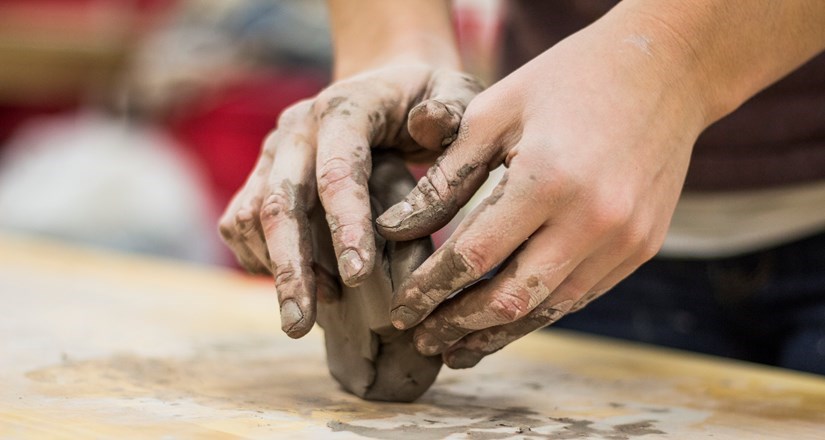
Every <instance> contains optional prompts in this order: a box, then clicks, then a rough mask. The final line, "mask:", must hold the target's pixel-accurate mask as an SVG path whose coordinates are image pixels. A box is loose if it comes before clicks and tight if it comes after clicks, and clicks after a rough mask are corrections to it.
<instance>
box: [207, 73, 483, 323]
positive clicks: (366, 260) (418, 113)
mask: <svg viewBox="0 0 825 440" xmlns="http://www.w3.org/2000/svg"><path fill="white" fill-rule="evenodd" d="M480 90H481V86H480V85H479V83H478V82H477V81H476V80H475V79H473V78H471V77H469V76H467V75H465V74H463V73H461V72H459V71H456V70H451V69H435V68H432V67H431V66H429V65H427V64H423V63H406V64H398V63H396V64H388V65H385V66H384V67H381V68H376V69H373V70H369V71H365V72H362V73H360V74H358V75H355V76H351V77H349V78H347V79H345V80H341V81H338V82H335V83H333V84H332V85H331V86H329V87H328V88H327V89H325V90H323V91H322V92H320V93H319V94H318V95H317V96H316V97H315V98H313V99H310V100H306V101H302V102H299V103H297V104H295V105H294V106H292V107H290V108H289V109H287V110H285V111H284V112H283V114H282V115H281V117H280V119H279V120H278V123H277V127H276V129H275V130H274V131H273V132H272V133H271V134H270V135H269V136H268V137H267V138H266V140H265V141H264V144H263V148H262V151H261V155H260V157H259V159H258V162H257V164H256V165H255V168H254V169H253V171H252V172H251V174H250V175H249V178H248V179H247V181H246V183H245V184H244V186H243V187H242V188H241V189H240V191H239V192H238V193H237V194H236V195H235V197H234V198H233V200H232V202H231V203H230V204H229V206H228V208H227V209H226V212H225V213H224V215H223V216H222V218H221V220H220V233H221V236H222V237H223V239H224V241H225V242H226V243H227V244H228V245H229V246H230V247H231V249H232V250H233V252H234V253H235V255H236V256H237V258H238V260H239V261H240V263H241V265H242V266H243V267H244V268H246V269H247V270H249V271H253V272H260V273H265V272H269V273H271V274H272V276H273V277H274V278H275V286H276V290H277V292H278V299H279V302H280V306H281V323H282V328H283V330H284V331H285V332H286V333H287V334H288V335H289V336H291V337H295V338H297V337H301V336H303V335H304V334H306V333H307V332H308V331H309V330H310V329H311V328H312V325H313V324H314V322H315V313H316V310H315V308H316V306H315V304H316V302H315V301H316V290H317V291H318V293H319V294H321V295H323V294H324V292H325V291H326V290H334V286H335V284H336V283H335V281H334V279H332V278H330V276H331V274H330V273H329V271H326V270H323V269H321V268H320V266H318V265H316V264H314V262H313V261H312V245H311V238H310V236H309V229H308V220H307V217H308V214H309V212H310V210H311V209H312V208H313V206H314V205H315V203H316V199H317V198H318V197H319V196H320V201H321V203H322V205H323V208H324V210H325V211H326V213H327V222H328V223H329V228H330V230H331V232H332V238H333V245H334V248H335V255H336V259H337V262H338V270H339V272H340V274H341V277H342V278H343V280H344V282H345V283H346V284H348V285H357V284H358V283H359V282H360V281H361V280H364V279H365V278H366V277H367V276H368V275H369V274H370V273H371V271H372V269H373V265H374V262H375V239H374V232H373V226H372V221H371V219H372V217H371V213H370V198H369V194H368V189H367V180H368V178H369V175H370V170H371V163H370V162H371V159H370V157H371V156H370V149H371V148H372V147H374V146H377V145H380V146H382V147H388V148H396V149H398V150H400V151H402V152H403V153H404V154H405V156H406V157H407V158H408V159H410V160H424V159H426V158H427V157H430V158H432V157H434V156H436V155H437V154H438V153H439V152H441V151H443V148H444V147H445V146H446V145H448V144H449V143H450V142H452V141H453V139H454V138H455V136H456V133H457V130H458V124H459V121H460V120H461V117H462V114H463V113H464V109H465V107H466V105H467V103H468V102H469V101H470V100H471V99H472V98H473V97H474V96H475V95H476V94H477V93H478V92H479V91H480ZM316 188H317V191H316ZM331 270H332V271H333V272H334V268H333V269H331ZM324 286H326V287H329V288H330V289H324V288H323V287H324ZM327 295H334V292H327Z"/></svg>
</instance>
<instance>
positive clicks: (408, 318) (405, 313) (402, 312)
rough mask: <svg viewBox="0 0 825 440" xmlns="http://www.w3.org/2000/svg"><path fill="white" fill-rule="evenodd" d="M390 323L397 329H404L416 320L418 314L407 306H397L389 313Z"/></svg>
mask: <svg viewBox="0 0 825 440" xmlns="http://www.w3.org/2000/svg"><path fill="white" fill-rule="evenodd" d="M390 318H391V320H392V325H393V326H394V327H395V328H397V329H398V330H404V329H405V328H407V327H410V326H412V325H413V324H415V323H416V322H417V321H418V314H417V313H415V312H413V311H412V310H411V309H410V308H409V307H407V306H398V307H396V308H394V309H393V310H392V312H391V313H390Z"/></svg>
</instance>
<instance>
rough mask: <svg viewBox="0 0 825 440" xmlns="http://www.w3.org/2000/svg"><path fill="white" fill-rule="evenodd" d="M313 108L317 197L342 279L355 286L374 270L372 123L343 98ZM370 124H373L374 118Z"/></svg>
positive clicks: (355, 103)
mask: <svg viewBox="0 0 825 440" xmlns="http://www.w3.org/2000/svg"><path fill="white" fill-rule="evenodd" d="M318 102H323V104H318V103H316V115H317V117H318V118H319V122H318V124H319V126H318V154H317V159H316V160H317V162H316V164H317V173H316V174H317V182H318V195H319V197H320V199H321V203H322V204H323V206H324V210H325V211H326V216H327V223H328V224H329V228H330V232H331V233H332V244H333V248H334V250H335V256H336V259H337V261H338V268H339V273H340V274H341V277H342V279H343V281H344V283H346V284H347V285H349V286H355V285H358V284H360V283H361V282H362V281H363V280H364V279H365V278H366V277H368V276H369V275H370V273H371V272H372V269H373V266H374V265H375V235H374V232H373V226H372V214H371V211H370V197H369V191H368V189H367V181H368V180H369V176H370V172H371V156H370V144H371V140H372V139H371V138H372V136H373V135H374V131H373V130H374V129H375V127H374V122H371V119H370V117H369V115H367V114H366V113H365V110H364V106H363V104H359V103H357V102H355V101H353V100H352V99H351V98H349V97H346V96H335V97H332V98H324V100H322V101H318ZM373 119H374V118H373Z"/></svg>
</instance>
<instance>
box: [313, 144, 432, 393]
mask: <svg viewBox="0 0 825 440" xmlns="http://www.w3.org/2000/svg"><path fill="white" fill-rule="evenodd" d="M414 186H415V181H414V180H413V178H412V176H411V175H410V174H409V172H408V171H407V169H406V167H405V166H404V162H403V161H402V160H401V159H400V158H399V157H397V156H395V155H393V154H389V153H386V152H383V153H382V152H376V154H374V155H373V170H372V175H371V177H370V180H369V189H370V196H371V203H372V212H373V218H375V216H377V215H378V214H380V213H381V212H383V211H384V210H385V209H386V208H388V207H390V206H392V205H394V204H395V203H397V202H399V201H401V200H402V199H403V198H404V196H406V195H407V194H408V193H409V192H410V191H411V190H412V189H413V187H414ZM317 214H318V215H315V216H313V219H312V229H313V230H312V235H313V237H315V240H316V243H315V254H316V255H315V257H316V259H315V261H318V262H323V261H327V262H331V263H328V264H327V265H328V266H330V267H334V254H333V251H332V244H331V243H330V238H329V230H328V226H327V224H326V222H325V221H324V217H323V214H322V213H317ZM432 252H433V245H432V242H431V241H430V239H429V237H425V238H421V239H417V240H412V241H406V242H391V241H386V240H384V239H383V238H381V236H380V235H378V234H376V265H375V269H374V270H373V272H372V275H371V276H370V277H369V278H367V279H366V280H365V281H364V282H363V283H362V284H361V285H359V286H358V287H348V286H346V285H343V284H342V286H343V287H342V292H341V297H340V298H339V299H338V300H337V301H333V302H321V301H319V302H318V324H320V325H321V327H322V328H323V329H324V338H325V343H326V350H327V365H328V367H329V371H330V373H331V374H332V376H333V377H334V378H335V379H336V380H337V381H338V382H339V383H340V384H341V385H342V386H343V387H344V388H345V389H346V390H347V391H349V392H351V393H353V394H355V395H357V396H359V397H361V398H364V399H367V400H384V401H394V402H410V401H413V400H415V399H417V398H418V397H419V396H421V395H422V394H424V392H425V391H427V389H428V388H429V387H430V385H432V383H433V382H434V381H435V378H436V376H437V375H438V371H439V369H440V368H441V357H440V356H432V357H425V356H423V355H421V354H420V353H418V351H416V349H415V347H414V346H413V339H412V336H413V335H412V331H410V330H407V331H401V330H397V329H396V328H395V327H393V326H392V323H391V322H390V301H391V299H392V292H393V287H394V286H397V285H399V284H400V283H401V281H403V280H404V279H405V278H406V277H407V276H409V275H410V273H411V272H412V271H413V270H414V269H415V268H417V267H418V266H419V265H420V264H421V263H422V262H424V260H425V259H426V258H427V257H428V256H430V254H432Z"/></svg>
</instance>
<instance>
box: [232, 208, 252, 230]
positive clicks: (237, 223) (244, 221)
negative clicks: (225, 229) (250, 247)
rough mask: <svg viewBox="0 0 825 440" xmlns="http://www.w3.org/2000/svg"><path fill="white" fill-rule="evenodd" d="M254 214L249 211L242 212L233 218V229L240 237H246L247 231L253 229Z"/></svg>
mask: <svg viewBox="0 0 825 440" xmlns="http://www.w3.org/2000/svg"><path fill="white" fill-rule="evenodd" d="M253 218H254V214H252V213H251V212H250V211H247V210H243V211H239V212H237V213H235V216H234V228H235V231H237V232H238V233H239V234H241V235H246V234H247V233H248V232H249V231H251V230H253V229H254V228H255V222H254V221H253Z"/></svg>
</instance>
